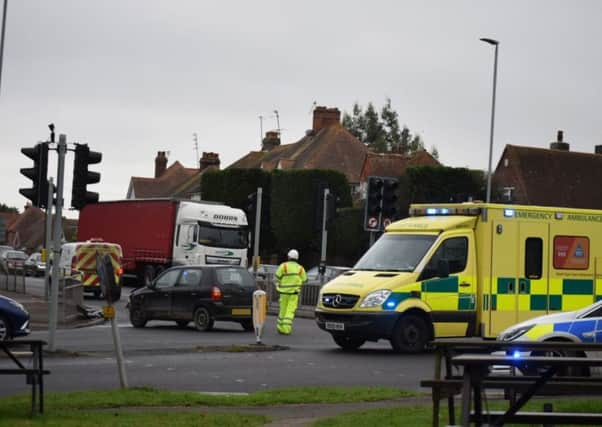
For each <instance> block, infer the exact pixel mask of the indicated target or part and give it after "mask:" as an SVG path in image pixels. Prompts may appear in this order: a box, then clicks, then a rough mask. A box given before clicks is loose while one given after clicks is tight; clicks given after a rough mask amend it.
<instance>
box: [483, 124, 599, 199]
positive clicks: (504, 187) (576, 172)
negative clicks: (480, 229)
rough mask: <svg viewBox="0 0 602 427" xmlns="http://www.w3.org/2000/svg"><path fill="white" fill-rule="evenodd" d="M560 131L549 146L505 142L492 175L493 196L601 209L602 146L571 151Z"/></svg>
mask: <svg viewBox="0 0 602 427" xmlns="http://www.w3.org/2000/svg"><path fill="white" fill-rule="evenodd" d="M563 137H564V135H563V132H562V131H558V134H557V141H554V142H552V143H551V144H550V148H549V149H546V148H535V147H522V146H517V145H506V147H505V148H504V152H503V153H502V156H501V158H500V160H499V162H498V164H497V167H496V169H495V172H494V175H493V177H492V185H491V188H492V199H493V200H498V201H503V202H511V203H516V204H524V205H540V206H562V207H572V208H588V209H602V190H601V189H600V183H601V182H602V145H597V146H596V147H595V150H594V152H593V153H579V152H574V151H570V145H569V144H568V143H567V142H564V140H563Z"/></svg>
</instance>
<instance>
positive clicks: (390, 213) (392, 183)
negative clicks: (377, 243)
mask: <svg viewBox="0 0 602 427" xmlns="http://www.w3.org/2000/svg"><path fill="white" fill-rule="evenodd" d="M383 181H384V182H383V203H382V223H383V227H386V226H387V225H389V224H391V222H393V221H394V220H395V219H397V214H398V208H397V201H398V200H399V195H398V194H397V190H398V188H399V181H398V180H397V179H396V178H384V179H383Z"/></svg>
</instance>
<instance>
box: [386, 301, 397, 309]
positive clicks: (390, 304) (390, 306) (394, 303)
mask: <svg viewBox="0 0 602 427" xmlns="http://www.w3.org/2000/svg"><path fill="white" fill-rule="evenodd" d="M386 305H387V308H394V307H395V305H397V303H396V302H395V301H389V302H387V304H386Z"/></svg>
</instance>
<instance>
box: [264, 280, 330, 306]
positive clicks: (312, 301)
mask: <svg viewBox="0 0 602 427" xmlns="http://www.w3.org/2000/svg"><path fill="white" fill-rule="evenodd" d="M257 286H258V287H259V288H260V289H262V290H264V291H265V292H266V294H267V300H268V307H277V306H278V292H277V291H276V281H275V279H274V275H273V274H268V275H266V278H265V279H263V280H261V279H258V280H257ZM321 287H322V285H321V284H320V282H308V283H305V284H304V285H303V286H301V295H299V306H300V307H301V306H302V307H303V308H313V307H315V306H316V304H317V303H318V296H319V294H320V288H321Z"/></svg>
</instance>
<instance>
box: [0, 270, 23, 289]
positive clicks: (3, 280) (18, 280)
mask: <svg viewBox="0 0 602 427" xmlns="http://www.w3.org/2000/svg"><path fill="white" fill-rule="evenodd" d="M0 290H3V291H8V292H15V293H20V294H24V293H25V271H24V270H23V271H22V272H21V273H18V272H13V273H6V272H5V271H2V272H0Z"/></svg>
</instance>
